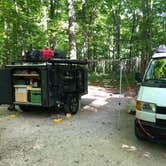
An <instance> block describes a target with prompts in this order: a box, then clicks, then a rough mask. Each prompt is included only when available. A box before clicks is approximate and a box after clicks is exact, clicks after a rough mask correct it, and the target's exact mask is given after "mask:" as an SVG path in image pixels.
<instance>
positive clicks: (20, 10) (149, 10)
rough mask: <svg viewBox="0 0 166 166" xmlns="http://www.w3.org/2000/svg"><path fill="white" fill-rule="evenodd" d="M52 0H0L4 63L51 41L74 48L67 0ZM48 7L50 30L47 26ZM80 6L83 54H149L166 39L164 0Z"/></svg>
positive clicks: (88, 0)
mask: <svg viewBox="0 0 166 166" xmlns="http://www.w3.org/2000/svg"><path fill="white" fill-rule="evenodd" d="M52 2H53V4H51V1H46V3H43V1H42V0H27V1H25V0H15V1H13V0H7V1H5V0H0V63H1V64H2V63H8V62H10V61H14V60H15V59H17V58H18V57H19V56H21V54H22V52H23V51H25V50H26V49H30V48H31V46H32V47H33V48H36V49H40V48H42V47H44V45H46V43H47V42H48V44H49V46H50V47H53V49H55V48H56V49H62V50H64V51H65V52H67V53H68V52H69V34H68V32H69V31H68V12H67V11H68V8H67V1H66V0H62V1H52ZM83 2H84V4H83ZM143 2H144V3H143ZM145 4H146V5H145ZM51 5H53V6H51ZM44 7H46V9H47V11H46V12H47V13H46V14H47V30H45V29H44V26H43V19H44V11H43V10H44ZM74 7H75V39H76V46H77V57H78V58H82V57H85V58H88V59H97V60H101V59H109V58H110V56H109V55H110V52H111V54H112V57H113V58H115V59H116V58H122V57H128V58H133V57H137V56H141V57H142V58H144V56H146V55H145V54H148V56H149V55H150V53H151V49H152V48H154V47H156V46H158V45H160V44H165V37H166V22H165V19H166V14H165V1H164V0H156V1H152V0H150V1H149V0H145V1H136V0H134V1H133V0H125V1H119V0H104V1H102V0H99V1H95V0H85V1H83V0H78V1H74ZM117 28H119V34H118V31H117ZM118 35H119V36H118ZM84 42H86V43H84ZM83 44H86V51H87V52H86V54H85V55H84V54H83ZM146 58H148V57H145V59H146ZM113 69H114V68H113Z"/></svg>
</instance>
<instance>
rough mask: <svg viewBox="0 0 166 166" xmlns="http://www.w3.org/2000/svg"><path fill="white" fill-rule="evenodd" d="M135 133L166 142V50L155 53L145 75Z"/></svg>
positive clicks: (140, 93)
mask: <svg viewBox="0 0 166 166" xmlns="http://www.w3.org/2000/svg"><path fill="white" fill-rule="evenodd" d="M136 80H137V81H138V75H137V78H136ZM135 135H136V137H137V138H139V139H150V140H152V141H160V142H163V141H164V142H166V52H165V53H164V52H162V53H155V54H154V55H153V57H152V59H151V61H150V63H149V65H148V68H147V70H146V72H145V75H144V77H143V80H142V83H141V87H140V90H139V92H138V97H137V100H136V120H135Z"/></svg>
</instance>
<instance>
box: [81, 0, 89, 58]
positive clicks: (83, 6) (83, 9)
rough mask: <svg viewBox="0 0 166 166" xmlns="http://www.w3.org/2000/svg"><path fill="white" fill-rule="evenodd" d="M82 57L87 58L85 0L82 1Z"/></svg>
mask: <svg viewBox="0 0 166 166" xmlns="http://www.w3.org/2000/svg"><path fill="white" fill-rule="evenodd" d="M82 38H83V42H82V57H84V58H85V57H87V51H88V43H87V41H88V39H87V38H88V35H87V19H86V0H82Z"/></svg>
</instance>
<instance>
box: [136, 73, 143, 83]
mask: <svg viewBox="0 0 166 166" xmlns="http://www.w3.org/2000/svg"><path fill="white" fill-rule="evenodd" d="M135 80H136V81H137V82H138V83H141V82H142V76H141V73H139V72H136V73H135Z"/></svg>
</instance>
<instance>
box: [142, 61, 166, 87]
mask: <svg viewBox="0 0 166 166" xmlns="http://www.w3.org/2000/svg"><path fill="white" fill-rule="evenodd" d="M143 81H144V82H146V84H148V83H149V84H156V86H158V85H159V84H158V83H162V84H163V83H164V84H165V85H166V58H162V59H153V60H152V61H151V64H150V65H149V68H148V70H147V72H146V74H145V77H144V80H143Z"/></svg>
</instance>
